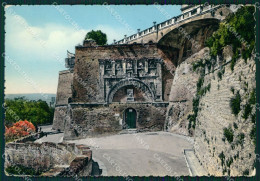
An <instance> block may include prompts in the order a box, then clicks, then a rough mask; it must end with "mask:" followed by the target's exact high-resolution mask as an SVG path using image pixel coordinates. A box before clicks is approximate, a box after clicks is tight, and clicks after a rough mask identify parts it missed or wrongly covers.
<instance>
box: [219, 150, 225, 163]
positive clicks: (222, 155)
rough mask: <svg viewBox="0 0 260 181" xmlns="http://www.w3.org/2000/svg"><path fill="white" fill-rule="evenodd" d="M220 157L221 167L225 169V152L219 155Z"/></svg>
mask: <svg viewBox="0 0 260 181" xmlns="http://www.w3.org/2000/svg"><path fill="white" fill-rule="evenodd" d="M218 157H219V158H220V160H221V165H222V167H223V165H224V161H225V155H224V153H223V151H222V152H221V153H220V154H219V155H218Z"/></svg>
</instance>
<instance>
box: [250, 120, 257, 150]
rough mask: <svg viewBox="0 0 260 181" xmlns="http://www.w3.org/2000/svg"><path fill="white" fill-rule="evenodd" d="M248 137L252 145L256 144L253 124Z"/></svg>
mask: <svg viewBox="0 0 260 181" xmlns="http://www.w3.org/2000/svg"><path fill="white" fill-rule="evenodd" d="M250 138H251V139H252V140H253V143H254V145H256V126H255V125H254V126H253V127H252V130H251V131H250Z"/></svg>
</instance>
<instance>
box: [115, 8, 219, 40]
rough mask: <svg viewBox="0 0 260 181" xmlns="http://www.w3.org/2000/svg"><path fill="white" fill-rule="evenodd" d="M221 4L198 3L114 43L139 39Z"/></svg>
mask: <svg viewBox="0 0 260 181" xmlns="http://www.w3.org/2000/svg"><path fill="white" fill-rule="evenodd" d="M220 6H221V5H207V6H204V5H200V6H197V7H195V8H194V9H191V10H190V11H187V12H185V13H183V14H181V15H178V16H175V17H173V18H171V19H169V20H166V21H164V22H162V23H160V24H157V25H154V26H152V27H149V28H147V29H145V30H143V31H140V32H138V33H136V34H133V35H131V36H129V37H126V38H124V39H122V40H119V41H117V42H115V43H114V44H124V43H128V42H129V41H133V40H136V39H139V38H141V37H144V36H147V35H148V34H151V33H154V32H156V31H159V30H161V29H164V28H166V27H169V26H173V25H175V24H177V23H180V22H182V21H184V20H186V19H188V18H191V17H193V16H196V15H199V14H204V13H206V12H208V11H212V9H215V8H218V7H220Z"/></svg>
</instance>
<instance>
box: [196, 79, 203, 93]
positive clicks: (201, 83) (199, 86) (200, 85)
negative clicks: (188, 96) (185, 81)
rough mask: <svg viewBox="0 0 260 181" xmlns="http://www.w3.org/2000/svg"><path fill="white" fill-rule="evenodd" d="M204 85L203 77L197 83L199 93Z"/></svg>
mask: <svg viewBox="0 0 260 181" xmlns="http://www.w3.org/2000/svg"><path fill="white" fill-rule="evenodd" d="M203 83H204V77H203V76H201V77H200V78H199V80H198V82H197V92H199V91H200V89H201V87H202V85H203Z"/></svg>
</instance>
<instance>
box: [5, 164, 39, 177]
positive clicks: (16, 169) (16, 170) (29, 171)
mask: <svg viewBox="0 0 260 181" xmlns="http://www.w3.org/2000/svg"><path fill="white" fill-rule="evenodd" d="M5 170H6V172H7V173H9V174H13V175H31V176H33V175H41V172H40V171H36V170H34V169H33V168H28V167H25V166H22V165H16V166H10V167H7V168H6V169H5Z"/></svg>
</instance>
